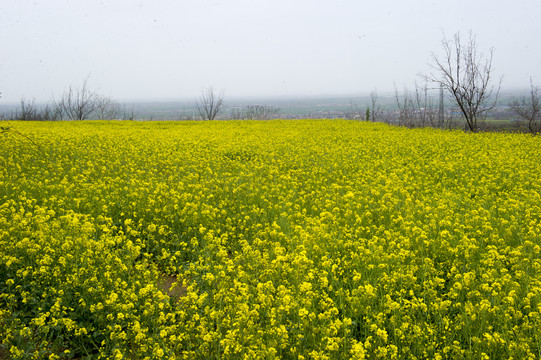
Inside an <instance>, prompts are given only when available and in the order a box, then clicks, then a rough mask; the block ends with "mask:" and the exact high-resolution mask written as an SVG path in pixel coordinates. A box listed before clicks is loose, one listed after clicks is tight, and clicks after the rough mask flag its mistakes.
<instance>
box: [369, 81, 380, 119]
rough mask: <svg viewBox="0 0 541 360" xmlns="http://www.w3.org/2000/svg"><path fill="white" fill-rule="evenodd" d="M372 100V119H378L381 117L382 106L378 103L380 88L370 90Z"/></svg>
mask: <svg viewBox="0 0 541 360" xmlns="http://www.w3.org/2000/svg"><path fill="white" fill-rule="evenodd" d="M370 101H371V103H372V108H371V109H372V121H377V120H378V118H379V113H380V107H379V105H378V90H377V89H374V90H372V91H371V92H370Z"/></svg>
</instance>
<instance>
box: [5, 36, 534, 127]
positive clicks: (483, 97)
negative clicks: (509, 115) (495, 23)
mask: <svg viewBox="0 0 541 360" xmlns="http://www.w3.org/2000/svg"><path fill="white" fill-rule="evenodd" d="M442 48H443V55H441V56H438V55H436V54H435V53H432V57H431V58H432V61H431V67H432V70H433V71H432V72H430V73H428V74H421V75H420V77H421V78H422V79H423V80H424V81H425V84H424V85H423V86H418V85H417V84H416V85H415V90H414V91H409V90H408V89H407V88H405V89H404V94H403V95H401V94H400V93H399V91H398V90H397V89H396V86H395V101H396V105H397V111H394V112H389V111H387V112H384V111H382V110H381V107H380V106H379V104H378V94H377V91H376V90H374V91H372V92H371V93H370V104H369V106H367V107H366V109H364V111H363V110H361V109H359V107H357V106H355V107H353V106H351V109H350V113H349V116H348V117H350V118H353V119H362V120H366V121H381V122H386V123H392V124H397V125H401V126H406V127H419V126H431V127H440V128H442V127H451V126H453V123H452V122H451V121H450V119H448V118H446V116H445V112H444V105H443V104H444V94H446V95H447V98H448V99H450V100H451V101H452V103H453V104H454V105H455V107H456V109H457V110H458V113H459V114H460V117H461V119H462V120H463V122H464V129H465V130H467V131H471V132H478V131H480V130H482V129H483V123H484V122H483V120H484V119H485V117H486V116H487V114H488V113H489V111H491V110H492V109H494V107H495V106H496V104H497V102H498V98H499V95H500V89H501V84H502V78H501V77H500V78H499V80H497V81H496V84H495V83H494V79H493V78H494V73H493V72H494V69H493V65H492V61H493V56H494V48H490V49H489V52H488V55H487V56H485V55H484V54H483V53H482V52H480V50H479V46H478V44H477V41H476V37H475V35H474V34H473V33H472V32H471V31H470V32H469V36H468V38H467V39H463V38H462V37H461V34H460V33H456V34H455V35H454V36H453V38H452V39H448V38H446V37H445V35H444V37H443V40H442ZM435 89H437V90H439V91H440V96H439V101H438V102H436V101H434V99H433V97H430V96H428V93H429V90H435ZM0 94H1V93H0ZM223 106H224V91H223V90H222V91H216V90H215V89H214V88H212V87H208V88H206V89H204V90H202V92H201V95H200V97H199V98H198V99H196V101H195V114H196V115H197V117H199V118H200V119H202V120H214V119H216V118H217V117H218V114H219V113H220V112H222V111H223ZM509 107H510V108H511V109H512V110H513V111H514V113H515V114H516V115H517V116H518V117H519V118H520V120H521V121H522V122H524V123H525V124H526V127H527V129H528V131H529V132H531V133H532V134H537V133H539V132H541V116H540V115H541V111H540V102H539V88H538V86H534V84H533V80H532V79H531V78H530V91H529V94H528V95H523V96H520V97H515V98H513V99H512V100H511V101H510V102H509ZM279 112H280V109H279V108H276V107H273V106H267V105H247V106H245V107H241V108H239V107H237V108H234V109H232V110H231V112H230V114H229V116H228V117H227V116H226V118H228V119H254V120H262V119H270V118H273V117H276V115H277V114H278V113H279ZM2 118H4V119H11V120H38V121H55V120H86V119H90V118H92V119H96V120H112V119H122V120H134V119H135V114H134V113H133V111H132V112H131V113H130V112H127V111H126V109H125V108H123V107H122V105H121V104H120V103H119V102H118V101H117V100H115V99H114V98H112V97H108V96H104V95H101V94H99V93H97V92H95V91H93V90H91V89H89V87H88V77H87V78H86V79H85V80H84V81H83V83H82V86H80V87H74V86H72V85H70V86H69V87H68V88H67V89H66V90H65V91H64V93H63V94H62V95H61V97H60V98H59V99H54V98H53V99H52V100H51V102H50V104H47V105H46V106H45V107H39V106H37V105H36V104H35V101H34V100H32V101H29V100H26V99H24V98H23V99H21V102H20V107H19V109H18V110H16V111H14V112H12V113H9V114H3V115H2V116H0V119H2ZM191 119H193V120H195V117H194V116H192V117H191ZM455 126H456V124H455Z"/></svg>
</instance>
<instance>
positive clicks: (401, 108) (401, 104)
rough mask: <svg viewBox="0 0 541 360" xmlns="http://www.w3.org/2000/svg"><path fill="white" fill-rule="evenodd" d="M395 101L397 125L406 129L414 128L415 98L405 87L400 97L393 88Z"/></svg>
mask: <svg viewBox="0 0 541 360" xmlns="http://www.w3.org/2000/svg"><path fill="white" fill-rule="evenodd" d="M394 93H395V100H396V105H397V106H398V125H400V126H405V127H408V128H413V127H415V123H416V116H417V114H416V113H417V108H416V101H415V97H414V96H413V95H412V94H411V93H410V91H409V90H408V88H407V87H404V95H403V96H400V93H399V92H398V89H397V88H396V86H395V90H394Z"/></svg>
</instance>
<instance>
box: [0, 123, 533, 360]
mask: <svg viewBox="0 0 541 360" xmlns="http://www.w3.org/2000/svg"><path fill="white" fill-rule="evenodd" d="M11 125H12V126H14V128H16V129H17V130H18V131H19V132H20V133H21V134H24V135H26V136H28V138H25V137H23V136H20V135H19V134H17V133H15V132H13V131H7V132H4V133H2V134H0V136H1V139H2V142H1V144H0V358H2V357H4V358H12V359H71V358H73V359H87V358H88V359H94V358H103V359H106V358H107V359H109V358H111V359H158V358H166V359H299V360H300V359H350V358H351V359H539V358H541V315H540V314H541V272H540V270H541V247H540V245H541V137H534V136H529V135H525V134H503V133H502V134H495V133H484V134H466V133H463V132H459V131H442V130H436V129H414V130H411V129H404V128H398V127H390V126H386V125H383V124H373V123H363V122H354V121H342V120H318V121H316V120H306V121H265V122H263V121H262V122H255V121H253V122H252V121H227V122H225V121H223V122H220V121H217V122H54V123H32V122H24V123H11ZM29 139H31V140H32V141H30V140H29Z"/></svg>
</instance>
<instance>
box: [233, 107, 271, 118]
mask: <svg viewBox="0 0 541 360" xmlns="http://www.w3.org/2000/svg"><path fill="white" fill-rule="evenodd" d="M279 112H280V108H278V107H275V106H270V105H247V106H245V107H244V108H235V109H232V110H231V113H230V117H231V119H237V120H247V119H250V120H269V119H272V118H275V117H276V116H277V115H278V113H279Z"/></svg>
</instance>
